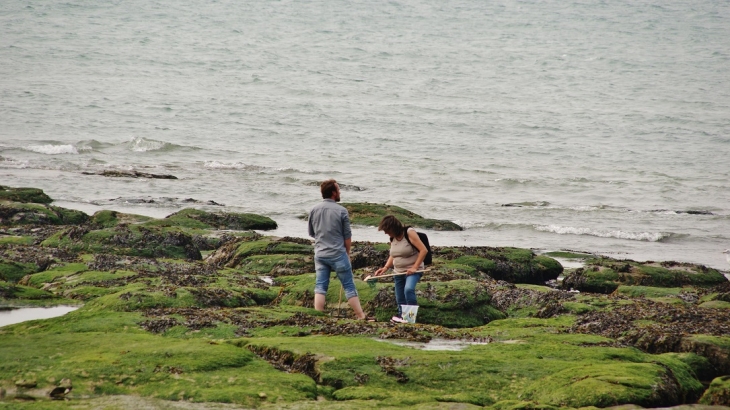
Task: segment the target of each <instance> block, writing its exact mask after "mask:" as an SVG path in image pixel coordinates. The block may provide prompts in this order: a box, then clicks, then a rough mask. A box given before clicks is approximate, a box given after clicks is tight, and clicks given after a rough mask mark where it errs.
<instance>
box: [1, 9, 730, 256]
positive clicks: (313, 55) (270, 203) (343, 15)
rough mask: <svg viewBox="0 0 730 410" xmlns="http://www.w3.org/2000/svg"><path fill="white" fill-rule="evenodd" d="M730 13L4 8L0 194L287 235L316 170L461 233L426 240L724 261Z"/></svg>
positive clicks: (366, 232) (348, 193)
mask: <svg viewBox="0 0 730 410" xmlns="http://www.w3.org/2000/svg"><path fill="white" fill-rule="evenodd" d="M728 21H730V2H727V1H719V0H699V1H688V0H669V1H666V0H662V1H659V0H645V1H640V2H636V1H621V0H619V1H611V2H606V1H599V0H577V1H572V2H564V1H557V0H543V1H517V0H501V1H484V0H454V1H448V2H443V1H436V0H404V1H370V0H361V1H354V0H343V1H339V2H331V1H316V0H311V1H287V0H281V1H273V0H261V1H255V2H240V1H226V0H222V1H210V0H209V1H191V0H175V1H173V0H145V1H141V0H128V1H108V2H98V1H90V0H71V1H65V2H58V1H48V0H23V1H20V0H4V1H3V2H2V5H0V184H2V185H10V186H32V187H38V188H42V189H44V190H45V191H46V192H47V193H48V194H49V195H50V196H51V197H53V198H54V199H55V200H56V204H57V205H60V206H66V207H70V208H76V209H81V210H84V211H86V212H88V213H93V212H95V211H97V210H100V209H116V210H120V211H124V212H132V213H138V214H145V215H151V216H156V217H162V216H165V215H167V214H169V213H172V212H175V211H177V210H179V209H182V208H184V207H187V206H196V207H200V208H203V209H208V210H228V211H234V212H254V213H260V214H264V215H268V216H270V217H272V218H273V219H275V220H276V221H277V222H278V223H279V225H280V228H279V229H278V230H277V231H276V232H274V234H277V235H292V236H302V237H303V236H306V225H305V223H304V222H303V221H302V220H301V219H300V218H299V217H300V216H301V215H303V214H306V213H307V212H308V210H309V209H310V208H311V207H312V206H313V205H315V204H316V203H317V202H319V200H320V198H319V192H318V188H317V182H318V181H321V180H323V179H327V178H331V177H332V178H336V179H337V180H338V181H339V182H340V183H341V184H342V185H344V187H345V190H343V195H342V196H343V201H344V202H376V203H389V204H394V205H398V206H402V207H404V208H407V209H409V210H412V211H414V212H416V213H419V214H421V215H423V216H425V217H429V218H438V219H449V220H453V221H455V222H457V223H459V224H461V225H462V226H463V227H464V228H465V230H464V231H461V232H429V236H430V238H431V242H432V243H433V244H435V245H487V246H519V247H527V248H533V249H535V250H536V251H537V252H544V251H551V250H561V249H563V250H576V251H586V252H595V253H599V254H605V255H609V256H612V257H617V258H628V259H634V260H656V261H660V260H676V261H686V262H693V263H700V264H704V265H707V266H711V267H715V268H720V269H723V270H727V269H728V268H730V265H728V263H727V262H726V260H725V257H724V255H723V254H722V253H721V252H722V251H723V249H725V248H730V161H728V154H729V153H730V81H729V80H730V25H729V24H727V22H728ZM109 169H113V170H136V171H140V172H147V173H155V174H171V175H175V176H177V177H178V179H175V180H161V179H144V178H139V179H133V178H109V177H103V176H100V175H94V174H97V173H100V172H101V171H104V170H109ZM189 199H194V200H195V201H197V202H190V201H189ZM209 201H212V202H209ZM354 234H355V236H354V239H355V240H378V241H380V240H384V239H385V237H384V235H383V234H382V233H378V232H377V231H376V230H375V229H374V228H371V227H357V228H356V229H355V232H354Z"/></svg>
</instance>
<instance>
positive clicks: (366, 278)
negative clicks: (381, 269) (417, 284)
mask: <svg viewBox="0 0 730 410" xmlns="http://www.w3.org/2000/svg"><path fill="white" fill-rule="evenodd" d="M430 270H431V268H426V269H424V270H421V271H419V272H424V273H425V272H428V271H430ZM405 274H406V272H403V273H390V274H387V275H380V276H373V275H368V276H366V277H365V279H363V281H365V282H367V281H369V280H370V279H378V278H389V277H391V276H398V275H405Z"/></svg>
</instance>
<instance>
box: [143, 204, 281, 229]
mask: <svg viewBox="0 0 730 410" xmlns="http://www.w3.org/2000/svg"><path fill="white" fill-rule="evenodd" d="M146 224H147V225H151V226H164V227H172V226H179V227H184V228H196V229H233V230H239V231H247V230H252V229H257V230H264V231H267V230H271V229H276V227H277V224H276V222H275V221H274V220H273V219H271V218H268V217H266V216H261V215H256V214H243V213H235V212H215V213H213V212H206V211H202V210H199V209H193V208H185V209H183V210H181V211H178V212H175V213H173V214H170V215H168V216H167V217H165V218H163V219H155V220H152V221H149V222H147V223H146Z"/></svg>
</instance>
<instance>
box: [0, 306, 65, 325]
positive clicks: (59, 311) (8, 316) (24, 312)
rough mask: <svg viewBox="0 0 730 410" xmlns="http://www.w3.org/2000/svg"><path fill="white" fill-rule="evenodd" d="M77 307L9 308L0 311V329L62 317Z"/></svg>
mask: <svg viewBox="0 0 730 410" xmlns="http://www.w3.org/2000/svg"><path fill="white" fill-rule="evenodd" d="M76 309H78V306H54V307H50V308H43V307H31V308H17V309H14V308H11V309H9V310H0V327H2V326H7V325H13V324H16V323H21V322H25V321H28V320H36V319H50V318H52V317H57V316H63V315H65V314H66V313H68V312H73V311H74V310H76Z"/></svg>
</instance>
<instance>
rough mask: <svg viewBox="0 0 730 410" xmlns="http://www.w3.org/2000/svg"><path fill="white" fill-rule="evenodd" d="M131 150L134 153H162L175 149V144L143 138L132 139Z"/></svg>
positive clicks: (130, 142) (129, 144)
mask: <svg viewBox="0 0 730 410" xmlns="http://www.w3.org/2000/svg"><path fill="white" fill-rule="evenodd" d="M128 146H129V148H130V149H131V150H132V151H134V152H147V151H161V150H166V149H169V148H170V147H173V146H174V144H170V143H169V142H165V141H157V140H152V139H147V138H143V137H135V138H132V140H131V141H129V143H128Z"/></svg>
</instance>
